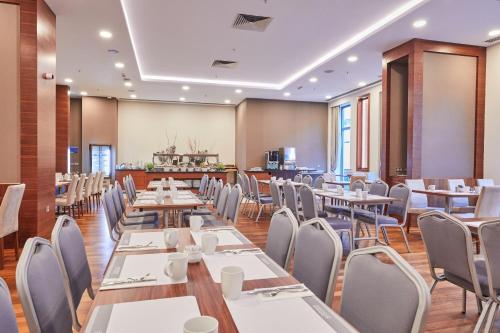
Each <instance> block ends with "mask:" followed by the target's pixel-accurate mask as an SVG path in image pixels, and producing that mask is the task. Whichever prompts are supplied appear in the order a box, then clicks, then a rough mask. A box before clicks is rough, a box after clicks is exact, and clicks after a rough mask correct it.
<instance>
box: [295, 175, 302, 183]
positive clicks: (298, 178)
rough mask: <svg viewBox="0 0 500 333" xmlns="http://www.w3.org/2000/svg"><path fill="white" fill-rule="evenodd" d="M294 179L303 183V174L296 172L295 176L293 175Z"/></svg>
mask: <svg viewBox="0 0 500 333" xmlns="http://www.w3.org/2000/svg"><path fill="white" fill-rule="evenodd" d="M293 181H294V182H296V183H302V174H300V173H298V174H296V175H295V177H293Z"/></svg>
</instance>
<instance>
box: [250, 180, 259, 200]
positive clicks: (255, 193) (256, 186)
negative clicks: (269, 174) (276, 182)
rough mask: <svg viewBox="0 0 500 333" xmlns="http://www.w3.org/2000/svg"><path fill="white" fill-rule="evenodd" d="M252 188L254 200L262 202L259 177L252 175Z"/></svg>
mask: <svg viewBox="0 0 500 333" xmlns="http://www.w3.org/2000/svg"><path fill="white" fill-rule="evenodd" d="M250 188H251V190H252V196H253V198H254V199H255V200H257V201H259V200H260V191H259V182H258V181H257V177H255V175H252V177H250Z"/></svg>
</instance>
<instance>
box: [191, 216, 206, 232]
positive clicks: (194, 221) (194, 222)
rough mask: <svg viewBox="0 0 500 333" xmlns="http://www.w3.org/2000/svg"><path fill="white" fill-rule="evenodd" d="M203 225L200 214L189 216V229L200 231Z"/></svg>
mask: <svg viewBox="0 0 500 333" xmlns="http://www.w3.org/2000/svg"><path fill="white" fill-rule="evenodd" d="M202 225H203V217H201V216H190V217H189V228H190V229H191V231H200V229H201V226H202Z"/></svg>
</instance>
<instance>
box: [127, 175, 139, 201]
mask: <svg viewBox="0 0 500 333" xmlns="http://www.w3.org/2000/svg"><path fill="white" fill-rule="evenodd" d="M128 182H129V184H130V190H131V191H132V195H133V197H134V200H135V199H136V198H137V186H135V181H134V177H132V175H128Z"/></svg>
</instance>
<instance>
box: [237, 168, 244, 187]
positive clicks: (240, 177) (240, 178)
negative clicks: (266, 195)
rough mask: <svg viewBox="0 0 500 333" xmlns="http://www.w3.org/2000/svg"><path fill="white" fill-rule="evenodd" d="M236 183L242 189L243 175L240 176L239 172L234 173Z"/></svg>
mask: <svg viewBox="0 0 500 333" xmlns="http://www.w3.org/2000/svg"><path fill="white" fill-rule="evenodd" d="M236 184H240V186H241V189H242V190H243V191H244V187H245V184H244V180H243V177H242V176H241V173H239V172H237V173H236Z"/></svg>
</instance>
